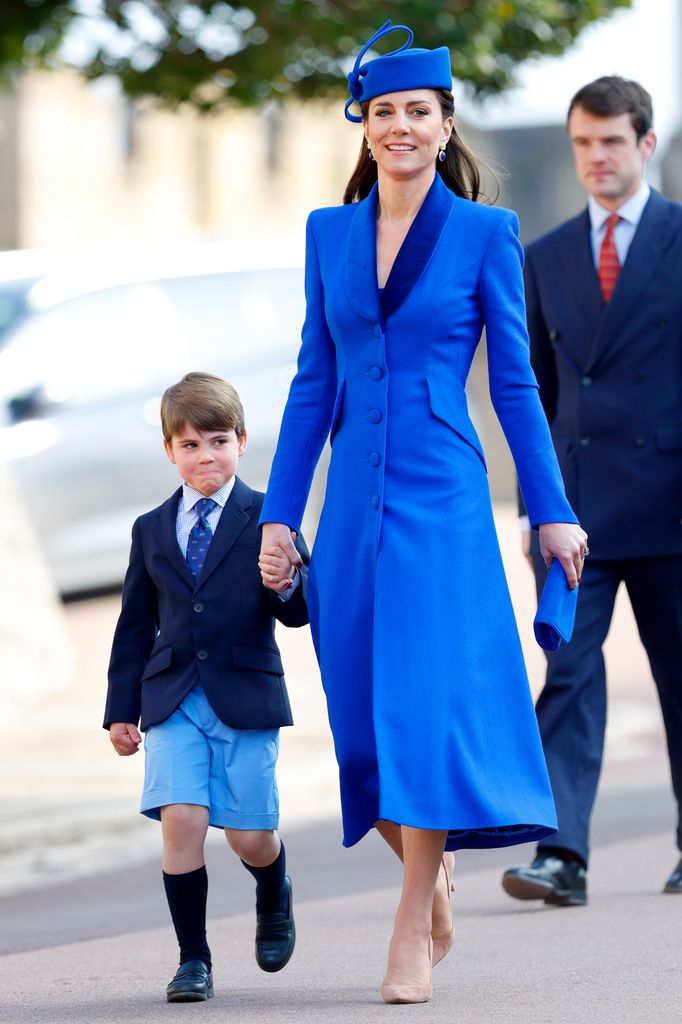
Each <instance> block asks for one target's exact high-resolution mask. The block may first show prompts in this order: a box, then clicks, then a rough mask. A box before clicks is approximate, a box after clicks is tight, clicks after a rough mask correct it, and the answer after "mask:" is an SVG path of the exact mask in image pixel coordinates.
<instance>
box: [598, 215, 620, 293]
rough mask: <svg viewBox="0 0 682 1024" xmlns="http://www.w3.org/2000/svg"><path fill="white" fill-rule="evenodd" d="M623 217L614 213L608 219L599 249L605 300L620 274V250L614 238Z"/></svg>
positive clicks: (600, 276)
mask: <svg viewBox="0 0 682 1024" xmlns="http://www.w3.org/2000/svg"><path fill="white" fill-rule="evenodd" d="M620 219H621V218H620V217H619V216H618V214H617V213H612V214H611V216H610V217H609V218H608V220H607V221H606V234H605V235H604V241H603V242H602V244H601V249H600V250H599V268H598V270H597V273H598V275H599V287H600V288H601V293H602V295H603V296H604V302H608V301H609V299H610V298H611V296H612V295H613V289H614V288H615V287H616V282H617V280H618V275H619V274H620V260H619V259H618V250H617V249H616V243H615V241H614V238H613V231H614V228H615V226H616V224H617V223H618V221H619V220H620Z"/></svg>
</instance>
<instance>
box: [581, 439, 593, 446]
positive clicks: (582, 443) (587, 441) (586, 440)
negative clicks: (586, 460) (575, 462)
mask: <svg viewBox="0 0 682 1024" xmlns="http://www.w3.org/2000/svg"><path fill="white" fill-rule="evenodd" d="M580 443H581V445H582V446H583V448H587V446H588V445H589V444H592V438H591V437H581V438H580Z"/></svg>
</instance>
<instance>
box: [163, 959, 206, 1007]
mask: <svg viewBox="0 0 682 1024" xmlns="http://www.w3.org/2000/svg"><path fill="white" fill-rule="evenodd" d="M212 996H213V975H212V974H211V971H210V970H209V967H208V964H205V963H204V961H203V960H186V961H185V962H184V964H180V966H179V967H178V969H177V971H176V972H175V977H174V978H173V980H172V981H171V982H170V984H169V985H168V986H167V987H166V999H167V1000H168V1002H169V1003H202V1002H203V1001H204V1000H205V999H211V998H212Z"/></svg>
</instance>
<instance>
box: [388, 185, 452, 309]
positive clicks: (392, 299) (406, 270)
mask: <svg viewBox="0 0 682 1024" xmlns="http://www.w3.org/2000/svg"><path fill="white" fill-rule="evenodd" d="M454 199H455V197H454V193H452V192H451V191H450V189H449V188H448V187H447V185H446V184H445V183H444V182H443V179H442V178H441V176H440V174H436V177H435V179H434V182H433V184H432V186H431V188H430V189H429V191H428V192H427V193H426V196H425V197H424V202H423V203H422V205H421V207H420V208H419V212H418V213H417V216H416V217H415V218H414V220H413V221H412V224H411V225H410V229H409V231H408V232H407V235H406V236H405V240H404V242H403V244H402V245H401V246H400V249H399V250H398V255H397V256H396V258H395V261H394V263H393V266H392V267H391V272H390V274H389V275H388V280H387V281H386V287H385V288H384V291H383V295H382V297H381V302H382V306H383V309H384V316H385V317H386V318H387V319H388V317H389V316H391V315H392V314H393V313H395V312H396V311H397V310H398V309H399V308H400V306H401V305H402V304H403V302H404V301H405V299H406V298H407V297H408V295H409V294H410V292H411V291H412V289H413V288H414V286H415V285H416V283H417V281H418V280H419V279H420V277H421V276H422V274H423V273H424V271H425V270H426V268H427V266H428V265H429V262H430V260H431V257H432V256H433V254H434V252H435V250H436V246H437V245H438V242H439V241H440V238H441V235H442V234H443V231H444V230H445V225H446V224H447V221H448V218H449V216H450V214H451V212H452V209H453V206H454ZM374 245H375V249H374V251H375V254H376V238H375V244H374ZM374 273H375V276H376V255H375V269H374Z"/></svg>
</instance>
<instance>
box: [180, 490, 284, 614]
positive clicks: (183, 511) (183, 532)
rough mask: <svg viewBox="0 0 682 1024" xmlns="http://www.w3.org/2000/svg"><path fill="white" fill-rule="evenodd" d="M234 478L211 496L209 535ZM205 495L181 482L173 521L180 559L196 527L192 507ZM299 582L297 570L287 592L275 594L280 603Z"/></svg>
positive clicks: (183, 555)
mask: <svg viewBox="0 0 682 1024" xmlns="http://www.w3.org/2000/svg"><path fill="white" fill-rule="evenodd" d="M234 481H235V477H232V479H231V480H228V481H227V483H225V484H223V486H222V487H221V488H220V490H218V491H216V492H215V494H212V495H211V499H212V501H215V502H216V506H215V508H212V509H211V511H210V512H209V513H208V515H207V516H206V517H205V518H206V521H207V522H208V525H209V526H210V527H211V533H212V534H213V536H215V532H216V528H217V526H218V523H219V522H220V517H221V515H222V514H223V509H224V508H225V505H226V504H227V499H228V498H229V497H230V495H231V493H232V488H233V487H234ZM205 497H206V495H205V494H201V493H200V492H199V491H195V489H194V488H193V487H190V486H189V484H187V483H185V481H184V480H183V482H182V496H181V498H180V501H179V502H178V515H177V519H176V521H175V535H176V537H177V538H178V545H179V547H180V550H181V552H182V557H183V558H185V557H186V555H187V544H188V543H189V535H190V532H191V530H192V528H193V527H194V526H195V525H196V521H197V513H196V512H195V511H194V506H195V505H196V503H197V502H198V501H199V500H200V499H201V498H205ZM299 581H300V573H299V571H298V569H297V570H296V574H295V575H294V577H293V581H292V585H291V586H290V587H289V589H288V590H284V591H282V593H279V592H278V591H275V593H277V596H278V597H279V598H280V599H281V600H282V601H288V600H289V598H290V597H291V595H292V594H293V593H294V591H295V590H296V587H297V586H298V584H299Z"/></svg>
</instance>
